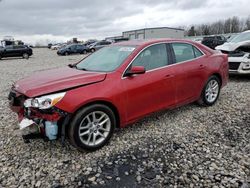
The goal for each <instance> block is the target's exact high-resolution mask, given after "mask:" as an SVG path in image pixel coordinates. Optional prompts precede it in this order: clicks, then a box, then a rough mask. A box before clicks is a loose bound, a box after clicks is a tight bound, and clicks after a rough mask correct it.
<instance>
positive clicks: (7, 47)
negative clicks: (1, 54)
mask: <svg viewBox="0 0 250 188" xmlns="http://www.w3.org/2000/svg"><path fill="white" fill-rule="evenodd" d="M5 49H7V50H11V49H13V46H12V45H9V46H6V47H5Z"/></svg>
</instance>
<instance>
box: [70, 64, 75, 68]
mask: <svg viewBox="0 0 250 188" xmlns="http://www.w3.org/2000/svg"><path fill="white" fill-rule="evenodd" d="M68 66H69V67H70V68H75V67H76V65H74V64H68Z"/></svg>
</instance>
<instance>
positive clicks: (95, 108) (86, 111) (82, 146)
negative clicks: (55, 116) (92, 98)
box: [69, 104, 116, 151]
mask: <svg viewBox="0 0 250 188" xmlns="http://www.w3.org/2000/svg"><path fill="white" fill-rule="evenodd" d="M93 112H95V113H97V112H103V113H104V114H106V115H107V117H108V118H109V121H108V122H109V131H105V132H107V133H105V134H106V136H105V138H103V139H104V140H103V141H101V142H100V143H98V144H96V145H91V144H86V143H83V142H84V141H82V139H83V137H85V136H86V137H87V138H89V137H90V140H91V139H93V137H94V134H98V133H99V132H98V133H96V132H95V133H94V132H92V133H88V134H87V135H84V136H82V137H81V136H80V126H81V125H82V124H84V119H85V120H86V119H87V117H90V114H91V113H93ZM105 118H106V117H105ZM105 120H106V119H105ZM88 125H89V123H87V126H88ZM84 126H86V123H85V125H84ZM92 126H93V125H92ZM115 127H116V117H115V114H114V112H113V111H112V110H111V109H110V108H109V107H108V106H106V105H103V104H94V105H90V106H87V107H85V108H83V109H81V110H79V111H78V112H77V113H76V115H75V116H74V117H73V119H72V121H71V124H70V125H69V140H70V142H71V144H72V145H74V146H75V147H76V148H77V149H79V150H80V151H84V150H88V151H95V150H97V149H99V148H101V147H103V146H104V145H105V144H106V143H107V142H108V141H109V140H110V138H111V136H112V135H113V132H114V128H115ZM102 128H103V127H102ZM90 129H91V128H87V131H89V132H90V131H93V130H90ZM85 131H86V130H85ZM97 131H99V130H97ZM83 132H84V131H83ZM81 134H82V133H81ZM102 134H103V135H104V133H102ZM86 137H85V138H84V139H87V138H86ZM100 137H102V136H100ZM100 137H99V139H100ZM96 138H98V137H96ZM101 139H102V138H101ZM87 140H88V139H87ZM94 143H95V142H94Z"/></svg>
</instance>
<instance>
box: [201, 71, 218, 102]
mask: <svg viewBox="0 0 250 188" xmlns="http://www.w3.org/2000/svg"><path fill="white" fill-rule="evenodd" d="M220 89H221V82H220V80H219V78H218V77H217V76H215V75H213V76H211V77H210V78H209V79H208V81H207V83H206V85H205V87H204V88H203V90H202V93H201V97H200V100H199V101H198V102H199V103H200V104H201V105H205V106H212V105H213V104H214V103H215V102H216V101H217V99H218V97H219V95H220Z"/></svg>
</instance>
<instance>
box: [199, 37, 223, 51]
mask: <svg viewBox="0 0 250 188" xmlns="http://www.w3.org/2000/svg"><path fill="white" fill-rule="evenodd" d="M226 41H227V40H226V38H225V37H224V36H220V35H217V36H208V37H203V39H202V41H201V43H202V44H204V45H205V46H207V47H209V48H211V49H215V47H216V46H218V45H222V44H224V43H225V42H226Z"/></svg>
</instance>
